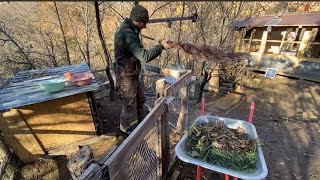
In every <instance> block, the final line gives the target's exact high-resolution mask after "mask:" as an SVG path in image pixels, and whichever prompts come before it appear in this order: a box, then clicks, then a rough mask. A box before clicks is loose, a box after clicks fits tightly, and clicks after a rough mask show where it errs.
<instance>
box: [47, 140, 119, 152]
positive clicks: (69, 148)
mask: <svg viewBox="0 0 320 180" xmlns="http://www.w3.org/2000/svg"><path fill="white" fill-rule="evenodd" d="M114 138H115V137H113V136H105V135H101V136H92V137H89V138H86V139H81V140H79V141H75V142H72V143H69V144H67V145H63V146H59V147H51V148H48V149H47V150H48V155H49V156H54V155H69V154H72V153H75V152H76V151H78V150H79V146H86V145H91V144H94V143H99V142H102V141H106V140H110V141H111V140H112V139H114Z"/></svg>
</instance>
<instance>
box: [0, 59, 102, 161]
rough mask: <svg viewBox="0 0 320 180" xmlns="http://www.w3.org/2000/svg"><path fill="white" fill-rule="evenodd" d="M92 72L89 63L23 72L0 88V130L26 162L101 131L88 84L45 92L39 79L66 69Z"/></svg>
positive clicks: (93, 85) (94, 85)
mask: <svg viewBox="0 0 320 180" xmlns="http://www.w3.org/2000/svg"><path fill="white" fill-rule="evenodd" d="M68 71H70V72H72V73H80V72H91V71H90V68H89V67H88V65H87V64H79V65H73V66H65V67H57V68H49V69H41V70H30V71H21V72H19V73H17V74H16V75H15V77H14V78H13V79H12V80H11V82H10V83H9V85H8V86H7V87H5V88H4V89H2V90H1V91H0V129H1V133H2V134H3V136H4V140H5V142H6V144H8V145H9V146H10V147H11V148H12V150H13V151H14V152H15V153H16V154H17V156H18V157H19V158H20V159H21V160H22V161H23V162H31V161H33V160H35V159H36V158H38V157H40V156H43V155H46V154H48V152H49V151H50V150H52V149H55V148H58V147H61V146H64V145H68V144H70V143H76V142H78V141H81V140H84V139H87V138H90V137H94V136H96V135H97V134H99V130H98V127H99V122H98V120H97V119H96V115H95V114H96V109H95V106H94V103H93V102H92V100H93V98H92V92H93V91H95V90H97V89H99V85H98V83H97V81H96V80H95V79H93V81H92V82H91V84H89V85H87V86H82V87H78V86H75V85H73V84H71V83H66V86H65V88H64V89H63V90H62V91H60V92H56V93H49V92H45V91H43V90H41V89H40V87H39V86H38V84H37V82H39V81H41V80H45V79H52V78H56V77H63V75H64V73H65V72H68Z"/></svg>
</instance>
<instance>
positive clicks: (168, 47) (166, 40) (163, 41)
mask: <svg viewBox="0 0 320 180" xmlns="http://www.w3.org/2000/svg"><path fill="white" fill-rule="evenodd" d="M168 42H171V41H169V40H168V39H165V40H162V41H161V44H162V46H163V47H164V49H165V50H167V49H171V48H172V47H173V46H172V45H173V44H172V43H168Z"/></svg>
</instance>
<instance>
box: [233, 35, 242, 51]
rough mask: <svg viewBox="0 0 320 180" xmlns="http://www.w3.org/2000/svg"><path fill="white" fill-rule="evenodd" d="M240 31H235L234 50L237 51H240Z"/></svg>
mask: <svg viewBox="0 0 320 180" xmlns="http://www.w3.org/2000/svg"><path fill="white" fill-rule="evenodd" d="M241 32H242V31H236V49H235V52H239V51H240V43H241V39H242V36H241Z"/></svg>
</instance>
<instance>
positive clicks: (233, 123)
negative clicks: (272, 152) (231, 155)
mask: <svg viewBox="0 0 320 180" xmlns="http://www.w3.org/2000/svg"><path fill="white" fill-rule="evenodd" d="M217 120H220V121H223V122H224V124H225V125H226V126H227V127H229V128H232V129H236V128H237V127H241V128H243V129H244V130H245V132H246V133H247V134H248V136H249V137H250V138H251V139H257V138H258V135H257V132H256V128H255V127H254V125H252V124H251V123H248V122H246V121H242V120H237V119H230V118H223V117H217V116H200V117H198V118H197V119H196V121H195V123H194V124H196V125H198V124H203V123H207V122H214V121H217ZM187 138H188V137H187V135H184V136H183V137H182V138H181V140H180V141H179V142H178V144H177V145H176V147H175V153H176V155H177V157H178V158H179V159H181V160H182V161H184V162H186V163H190V164H194V165H198V166H201V167H204V168H206V169H210V170H213V171H217V172H220V173H223V174H228V175H230V176H233V177H237V178H241V179H247V180H259V179H264V178H265V177H266V176H267V175H268V169H267V165H266V162H265V159H264V156H263V152H262V149H261V146H260V145H258V147H257V156H258V161H257V166H256V170H255V171H254V172H251V173H246V172H240V171H234V170H231V169H227V168H224V167H220V166H216V165H213V164H210V163H208V162H205V161H201V160H199V159H196V158H194V157H192V156H190V155H189V154H188V153H187V151H186V149H185V143H186V142H187Z"/></svg>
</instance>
